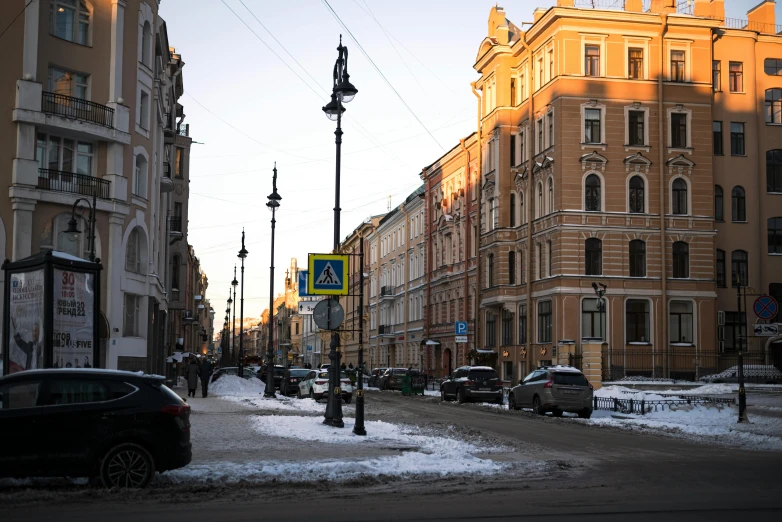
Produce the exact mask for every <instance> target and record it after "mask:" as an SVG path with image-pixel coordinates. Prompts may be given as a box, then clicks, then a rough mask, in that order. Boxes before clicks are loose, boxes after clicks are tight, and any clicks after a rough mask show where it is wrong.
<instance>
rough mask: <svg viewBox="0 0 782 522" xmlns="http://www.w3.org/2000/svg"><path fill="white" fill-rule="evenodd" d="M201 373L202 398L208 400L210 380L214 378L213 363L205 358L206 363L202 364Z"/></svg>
mask: <svg viewBox="0 0 782 522" xmlns="http://www.w3.org/2000/svg"><path fill="white" fill-rule="evenodd" d="M199 372H200V375H201V397H204V398H206V396H207V395H208V392H209V379H210V378H211V377H212V363H210V362H209V360H208V359H207V358H204V362H202V363H201V368H199Z"/></svg>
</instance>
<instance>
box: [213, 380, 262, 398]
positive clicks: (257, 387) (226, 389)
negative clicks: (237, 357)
mask: <svg viewBox="0 0 782 522" xmlns="http://www.w3.org/2000/svg"><path fill="white" fill-rule="evenodd" d="M265 390H266V385H265V384H264V383H263V381H261V380H260V379H256V378H255V377H250V378H249V379H242V378H241V377H237V376H236V375H223V376H222V377H220V378H219V379H217V380H216V381H215V382H213V383H211V384H210V385H209V394H210V395H217V396H221V397H237V396H245V397H246V396H248V395H252V396H255V395H258V394H259V393H263V392H264V391H265Z"/></svg>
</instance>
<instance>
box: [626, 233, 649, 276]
mask: <svg viewBox="0 0 782 522" xmlns="http://www.w3.org/2000/svg"><path fill="white" fill-rule="evenodd" d="M630 277H646V243H645V242H644V241H642V240H640V239H633V240H632V241H630Z"/></svg>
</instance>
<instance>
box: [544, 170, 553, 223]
mask: <svg viewBox="0 0 782 522" xmlns="http://www.w3.org/2000/svg"><path fill="white" fill-rule="evenodd" d="M546 194H547V205H546V213H547V214H551V213H552V212H554V178H552V177H551V176H549V178H548V181H546Z"/></svg>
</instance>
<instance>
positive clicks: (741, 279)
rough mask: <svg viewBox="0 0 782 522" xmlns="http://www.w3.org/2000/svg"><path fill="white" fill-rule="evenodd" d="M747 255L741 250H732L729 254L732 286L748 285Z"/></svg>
mask: <svg viewBox="0 0 782 522" xmlns="http://www.w3.org/2000/svg"><path fill="white" fill-rule="evenodd" d="M748 261H749V255H748V254H747V253H746V252H745V251H743V250H734V251H733V253H731V255H730V280H731V283H732V285H733V288H736V287H737V286H742V287H743V286H749V268H748V266H747V264H748Z"/></svg>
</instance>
